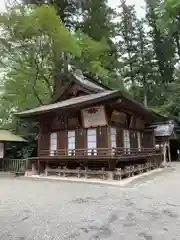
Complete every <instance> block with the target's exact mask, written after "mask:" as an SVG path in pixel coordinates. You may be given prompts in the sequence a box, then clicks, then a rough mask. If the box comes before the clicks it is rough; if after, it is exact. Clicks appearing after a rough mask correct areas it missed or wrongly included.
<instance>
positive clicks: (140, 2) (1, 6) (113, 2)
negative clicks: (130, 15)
mask: <svg viewBox="0 0 180 240" xmlns="http://www.w3.org/2000/svg"><path fill="white" fill-rule="evenodd" d="M5 1H6V0H0V11H4V10H5ZM108 1H109V5H110V6H112V7H113V8H115V7H117V6H118V5H120V0H108ZM126 1H127V3H129V4H132V5H135V6H136V11H137V13H138V15H139V16H143V15H144V11H143V9H142V7H143V6H144V0H126Z"/></svg>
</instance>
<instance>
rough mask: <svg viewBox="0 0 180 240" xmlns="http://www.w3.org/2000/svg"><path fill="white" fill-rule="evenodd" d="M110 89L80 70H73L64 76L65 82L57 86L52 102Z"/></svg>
mask: <svg viewBox="0 0 180 240" xmlns="http://www.w3.org/2000/svg"><path fill="white" fill-rule="evenodd" d="M107 90H110V89H109V88H108V87H106V86H104V85H102V84H101V83H98V82H96V81H95V80H93V79H90V78H88V77H87V76H86V75H83V74H82V73H81V71H78V70H77V71H75V73H71V74H69V75H68V76H67V78H66V83H65V84H64V85H63V86H59V87H58V89H57V90H56V94H55V96H54V97H53V99H52V102H53V103H54V102H59V101H63V100H66V99H69V98H73V97H79V96H84V95H88V94H94V93H98V92H103V91H107Z"/></svg>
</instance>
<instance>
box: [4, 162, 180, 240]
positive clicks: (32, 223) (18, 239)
mask: <svg viewBox="0 0 180 240" xmlns="http://www.w3.org/2000/svg"><path fill="white" fill-rule="evenodd" d="M179 183H180V163H175V164H174V165H173V169H171V168H167V169H166V170H165V171H163V172H160V173H155V174H153V175H152V174H151V175H149V176H145V177H142V178H140V179H136V180H135V181H133V182H131V183H129V184H128V185H126V186H124V187H119V186H118V187H117V186H107V185H91V184H84V183H73V182H60V181H48V180H47V181H37V180H31V179H27V180H24V179H22V178H3V177H2V178H0V240H11V239H12V240H35V239H38V240H64V239H65V240H66V239H67V240H70V239H72V240H73V239H77V240H97V239H107V240H109V239H111V240H124V239H125V240H141V239H142V240H143V239H145V240H151V239H153V240H156V239H158V240H161V239H162V240H175V239H177V240H179V239H180V191H179Z"/></svg>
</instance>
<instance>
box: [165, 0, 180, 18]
mask: <svg viewBox="0 0 180 240" xmlns="http://www.w3.org/2000/svg"><path fill="white" fill-rule="evenodd" d="M165 9H166V11H167V12H168V13H169V15H170V16H171V17H176V16H178V15H179V14H180V1H179V0H165Z"/></svg>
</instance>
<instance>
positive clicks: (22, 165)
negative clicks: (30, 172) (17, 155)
mask: <svg viewBox="0 0 180 240" xmlns="http://www.w3.org/2000/svg"><path fill="white" fill-rule="evenodd" d="M29 164H30V159H2V160H1V166H0V170H1V171H9V172H16V173H17V172H19V173H20V172H22V173H24V172H25V171H26V169H28V167H29Z"/></svg>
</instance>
